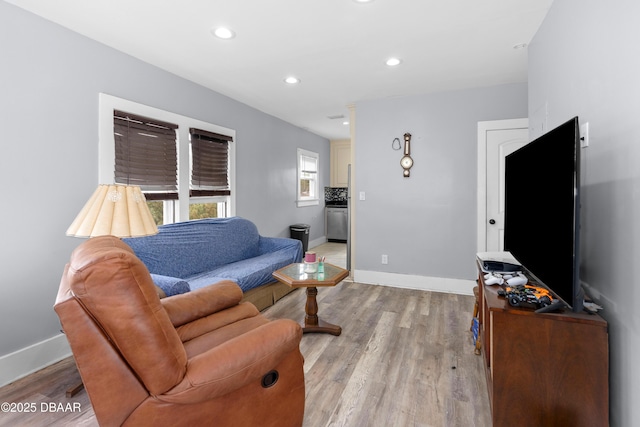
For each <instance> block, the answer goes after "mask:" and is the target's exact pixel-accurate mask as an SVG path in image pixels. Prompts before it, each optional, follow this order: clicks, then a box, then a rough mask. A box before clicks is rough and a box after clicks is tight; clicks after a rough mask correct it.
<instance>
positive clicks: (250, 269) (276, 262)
mask: <svg viewBox="0 0 640 427" xmlns="http://www.w3.org/2000/svg"><path fill="white" fill-rule="evenodd" d="M293 242H294V243H293V244H292V247H294V248H295V246H297V244H300V242H299V241H297V240H294V241H293ZM300 245H301V244H300ZM291 249H292V248H291V247H286V248H282V249H280V250H277V251H275V252H269V253H266V254H263V255H259V256H257V257H253V258H249V259H245V260H242V261H237V262H234V263H231V264H227V265H224V266H221V267H218V268H216V269H214V270H211V271H208V272H205V273H203V274H200V275H197V276H193V277H188V278H186V280H187V281H188V282H189V286H190V287H191V290H194V289H198V288H201V287H203V286H207V285H210V284H212V283H216V282H217V281H220V280H223V279H226V280H232V281H234V282H236V283H237V284H238V285H239V286H240V288H241V289H242V291H243V292H246V291H248V290H250V289H253V288H256V287H258V286H261V285H264V284H266V283H270V282H273V281H274V279H273V276H272V275H271V274H272V273H273V272H274V271H275V270H278V269H279V268H282V267H285V266H287V265H289V264H291V263H293V262H298V261H299V258H298V256H297V251H295V250H291Z"/></svg>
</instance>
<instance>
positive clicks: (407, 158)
mask: <svg viewBox="0 0 640 427" xmlns="http://www.w3.org/2000/svg"><path fill="white" fill-rule="evenodd" d="M400 166H402V168H403V169H404V171H403V172H402V174H403V176H404V177H405V178H408V177H409V174H410V169H411V166H413V159H412V158H411V134H410V133H405V134H404V156H403V157H402V159H400Z"/></svg>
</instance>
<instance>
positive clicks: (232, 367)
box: [156, 319, 302, 404]
mask: <svg viewBox="0 0 640 427" xmlns="http://www.w3.org/2000/svg"><path fill="white" fill-rule="evenodd" d="M301 338H302V328H301V327H300V325H298V324H297V323H296V322H294V321H293V320H289V319H278V320H274V321H271V322H269V323H267V324H264V325H262V326H260V327H258V328H256V329H253V330H251V331H249V332H247V333H246V334H243V335H241V336H239V337H236V338H234V339H232V340H229V341H227V342H225V343H223V344H221V345H219V346H217V347H214V348H212V349H210V350H208V351H206V352H204V353H202V354H199V355H197V356H195V357H193V359H190V360H189V361H188V363H187V372H186V374H185V377H184V379H183V380H182V381H181V382H180V383H179V384H178V385H176V386H175V387H174V388H173V389H171V390H170V391H168V392H167V393H165V394H163V395H160V396H156V397H157V398H158V399H160V400H162V401H166V402H172V403H181V404H188V403H198V402H202V401H205V400H209V399H212V398H216V397H218V396H223V395H225V394H227V393H230V392H232V391H234V390H236V389H239V388H241V387H244V386H245V385H247V384H248V383H250V382H252V381H259V380H260V379H261V378H262V376H263V375H265V374H266V373H267V372H269V371H270V370H272V369H273V368H275V367H276V366H277V365H278V363H279V362H280V361H281V360H282V359H284V358H285V357H286V355H287V354H289V353H290V352H291V351H294V350H297V349H298V348H299V346H300V340H301Z"/></svg>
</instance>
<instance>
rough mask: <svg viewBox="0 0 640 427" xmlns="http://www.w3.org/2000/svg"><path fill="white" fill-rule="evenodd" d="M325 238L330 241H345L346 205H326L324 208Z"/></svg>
mask: <svg viewBox="0 0 640 427" xmlns="http://www.w3.org/2000/svg"><path fill="white" fill-rule="evenodd" d="M325 221H326V227H327V240H329V241H330V242H346V241H347V207H346V206H327V207H326V208H325Z"/></svg>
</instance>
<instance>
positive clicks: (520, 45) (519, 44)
mask: <svg viewBox="0 0 640 427" xmlns="http://www.w3.org/2000/svg"><path fill="white" fill-rule="evenodd" d="M525 47H527V44H526V43H518V44H515V45H513V48H514V49H515V50H520V49H524V48H525Z"/></svg>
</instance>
